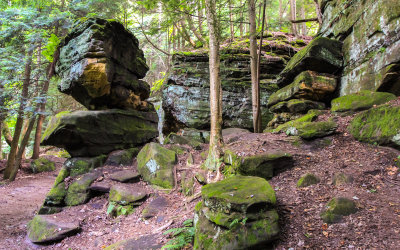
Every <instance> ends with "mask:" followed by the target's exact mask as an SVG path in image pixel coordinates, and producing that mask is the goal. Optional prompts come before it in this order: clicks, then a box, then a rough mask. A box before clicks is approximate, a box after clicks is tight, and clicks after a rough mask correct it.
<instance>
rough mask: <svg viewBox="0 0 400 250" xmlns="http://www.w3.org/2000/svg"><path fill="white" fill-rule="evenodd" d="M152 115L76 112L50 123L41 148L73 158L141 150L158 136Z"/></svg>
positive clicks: (122, 111) (118, 112)
mask: <svg viewBox="0 0 400 250" xmlns="http://www.w3.org/2000/svg"><path fill="white" fill-rule="evenodd" d="M157 126H158V116H157V114H156V113H155V112H140V111H136V110H129V111H127V110H119V109H111V110H101V111H76V112H73V113H70V114H64V115H62V116H59V115H57V116H55V117H53V118H52V119H51V121H50V123H49V126H48V127H47V129H46V131H45V132H44V134H43V137H42V142H41V144H42V145H52V146H56V147H61V148H65V149H66V150H67V151H68V152H69V153H70V155H71V156H72V157H79V156H84V157H87V156H98V155H102V154H108V153H110V152H112V151H114V150H119V149H128V148H133V147H137V146H141V145H143V144H145V143H147V142H149V141H151V140H152V139H154V138H156V137H157V136H158V130H157Z"/></svg>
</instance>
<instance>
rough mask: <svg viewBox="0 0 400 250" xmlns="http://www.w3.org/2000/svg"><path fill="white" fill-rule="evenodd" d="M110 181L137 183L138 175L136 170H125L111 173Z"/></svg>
mask: <svg viewBox="0 0 400 250" xmlns="http://www.w3.org/2000/svg"><path fill="white" fill-rule="evenodd" d="M110 179H111V180H113V181H119V182H138V181H139V179H140V174H139V173H138V172H137V171H136V170H132V169H125V170H121V171H117V172H114V173H112V174H111V175H110Z"/></svg>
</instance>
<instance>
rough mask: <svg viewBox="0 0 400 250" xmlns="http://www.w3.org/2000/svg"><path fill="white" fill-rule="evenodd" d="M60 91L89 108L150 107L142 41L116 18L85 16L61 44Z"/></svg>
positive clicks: (57, 67) (58, 71)
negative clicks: (145, 80)
mask: <svg viewBox="0 0 400 250" xmlns="http://www.w3.org/2000/svg"><path fill="white" fill-rule="evenodd" d="M59 48H60V60H58V61H57V64H56V74H58V75H59V76H60V77H61V82H60V83H59V86H58V88H59V90H60V91H61V92H63V93H65V94H69V95H71V96H72V97H73V98H75V99H76V100H77V101H78V102H80V103H82V104H83V105H84V106H85V107H86V108H88V109H89V110H99V109H107V108H108V109H109V108H119V109H136V110H149V109H153V107H152V105H151V104H149V103H147V102H146V101H145V100H146V99H147V98H148V97H149V94H150V86H149V85H148V84H147V83H146V82H144V81H142V80H139V79H141V78H143V77H144V76H145V74H146V72H147V71H148V69H149V68H148V66H147V65H146V60H145V58H144V54H143V51H142V50H141V49H140V48H139V41H138V40H137V39H136V37H135V36H134V35H133V34H132V33H131V32H130V31H128V30H127V29H125V28H124V26H123V25H122V24H121V23H119V22H118V21H115V20H104V19H100V18H86V19H82V20H80V21H79V22H77V23H76V24H75V25H74V27H73V28H72V30H71V31H70V32H69V33H68V35H67V36H66V37H65V38H64V39H63V40H62V41H61V43H60V46H59Z"/></svg>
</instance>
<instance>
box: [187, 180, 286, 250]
mask: <svg viewBox="0 0 400 250" xmlns="http://www.w3.org/2000/svg"><path fill="white" fill-rule="evenodd" d="M201 194H202V198H203V201H201V202H199V203H198V204H197V205H196V208H195V230H196V233H195V240H194V249H263V247H266V246H267V245H268V243H270V242H271V241H272V240H274V239H275V238H276V237H277V235H278V233H279V225H278V218H279V216H278V213H277V212H276V210H275V208H274V207H275V204H276V197H275V191H274V190H273V188H272V187H271V186H270V185H269V183H268V182H267V181H266V180H265V179H263V178H260V177H253V176H234V177H231V178H227V179H225V180H222V181H219V182H216V183H211V184H208V185H205V186H204V187H203V188H202V190H201Z"/></svg>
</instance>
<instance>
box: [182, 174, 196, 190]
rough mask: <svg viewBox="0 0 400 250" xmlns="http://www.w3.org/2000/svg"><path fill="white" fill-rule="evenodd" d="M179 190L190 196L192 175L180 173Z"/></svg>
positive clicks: (192, 185) (192, 186)
mask: <svg viewBox="0 0 400 250" xmlns="http://www.w3.org/2000/svg"><path fill="white" fill-rule="evenodd" d="M181 190H182V193H183V195H185V196H191V195H193V193H194V177H192V176H186V174H184V173H183V174H182V176H181Z"/></svg>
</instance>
